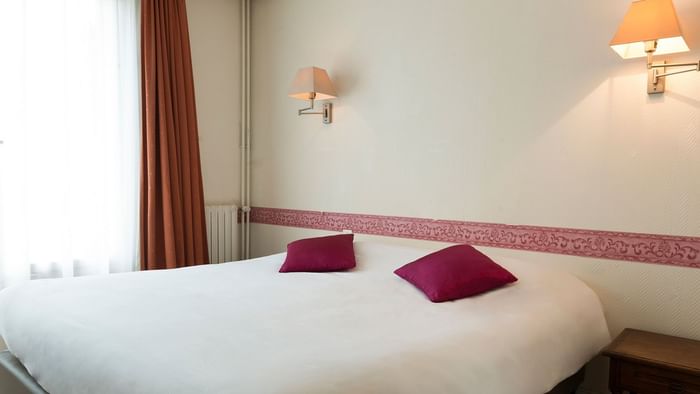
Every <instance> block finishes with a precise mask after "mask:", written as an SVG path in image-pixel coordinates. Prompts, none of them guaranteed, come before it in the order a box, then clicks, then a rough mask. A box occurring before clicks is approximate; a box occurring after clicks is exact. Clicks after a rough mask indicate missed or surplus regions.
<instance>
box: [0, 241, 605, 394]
mask: <svg viewBox="0 0 700 394" xmlns="http://www.w3.org/2000/svg"><path fill="white" fill-rule="evenodd" d="M355 251H356V254H357V260H358V267H357V268H356V269H355V270H354V271H352V272H345V273H328V274H310V273H286V274H280V273H277V270H278V268H279V266H280V264H281V263H282V260H283V258H284V255H283V254H279V255H273V256H268V257H264V258H259V259H253V260H248V261H244V262H234V263H227V264H219V265H210V266H202V267H194V268H185V269H178V270H167V271H155V272H137V273H128V274H116V275H110V276H102V277H83V278H74V279H58V280H38V281H32V282H29V283H26V284H24V285H20V286H18V287H13V288H8V289H5V290H3V291H2V292H0V334H1V335H2V336H3V337H4V338H5V341H6V342H7V345H8V347H9V349H10V350H11V351H12V353H14V354H15V355H16V356H17V357H18V358H19V359H20V360H21V361H22V363H23V364H24V365H25V366H26V367H27V369H28V370H29V372H30V373H31V374H32V375H33V376H34V377H35V378H36V379H37V381H38V382H39V383H40V384H41V385H42V386H43V387H44V388H45V389H46V390H47V391H49V392H50V393H54V394H60V393H104V394H108V393H421V394H423V393H478V394H483V393H509V394H512V393H520V394H527V393H533V394H535V393H538V394H539V393H544V392H546V391H548V390H550V389H551V388H552V387H553V386H554V385H556V384H557V383H558V382H559V381H561V380H562V379H564V378H566V377H567V376H569V375H571V374H573V373H574V372H576V371H577V370H578V369H579V368H580V367H581V366H582V365H583V364H584V363H586V362H587V361H588V360H589V359H590V358H591V357H593V356H594V355H595V354H596V353H597V352H598V351H599V350H600V349H601V348H602V347H603V346H604V345H606V344H607V343H608V341H609V334H608V330H607V326H606V323H605V319H604V317H603V312H602V309H601V305H600V302H599V300H598V298H597V296H596V295H595V294H594V292H593V291H592V290H591V289H590V288H588V287H587V286H586V285H584V284H583V283H582V282H581V281H579V280H578V279H576V278H574V277H573V276H571V275H569V274H566V273H561V272H553V271H547V270H543V269H541V268H538V266H537V264H536V262H532V263H526V262H521V261H515V260H510V259H500V258H498V259H496V260H497V261H498V262H499V263H501V264H502V265H503V266H504V267H506V268H507V269H509V270H510V271H511V272H513V273H514V274H515V275H516V276H518V277H519V278H520V281H519V282H517V283H516V284H514V285H511V286H509V287H507V288H503V289H501V290H498V291H494V292H491V293H487V294H485V295H481V296H478V297H474V298H470V299H464V300H460V301H457V302H447V303H442V304H434V303H431V302H430V301H428V300H427V299H426V298H425V296H424V295H423V294H422V293H420V292H419V291H418V290H416V289H415V288H414V287H413V286H411V285H410V284H409V283H407V282H405V281H403V280H402V279H401V278H399V277H397V276H396V275H394V274H393V273H392V271H393V270H394V269H395V268H397V267H399V266H401V265H403V264H405V263H407V262H409V261H412V260H413V259H415V258H418V257H420V256H422V255H424V254H425V253H427V251H426V250H423V249H413V248H406V247H399V246H389V245H384V244H377V243H361V242H360V243H356V244H355Z"/></svg>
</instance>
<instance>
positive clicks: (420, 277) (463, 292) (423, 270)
mask: <svg viewBox="0 0 700 394" xmlns="http://www.w3.org/2000/svg"><path fill="white" fill-rule="evenodd" d="M394 273H395V274H396V275H398V276H400V277H402V278H403V279H405V280H407V281H408V282H410V283H411V284H413V285H414V286H416V287H417V288H419V289H420V290H422V291H423V293H425V295H426V296H428V298H429V299H430V301H432V302H443V301H452V300H457V299H460V298H465V297H470V296H473V295H477V294H481V293H484V292H487V291H489V290H493V289H496V288H499V287H501V286H505V285H506V284H508V283H512V282H515V281H517V280H518V278H516V277H515V276H513V274H511V273H510V272H508V271H506V270H505V269H504V268H503V267H501V266H500V265H498V264H496V263H494V262H493V260H491V259H490V258H488V257H487V256H485V255H484V254H482V253H481V252H479V251H478V250H476V249H474V248H473V247H472V246H470V245H455V246H450V247H448V248H445V249H442V250H439V251H437V252H435V253H431V254H429V255H427V256H423V257H421V258H419V259H418V260H416V261H413V262H411V263H408V264H406V265H404V266H403V267H401V268H399V269H397V270H396V271H394Z"/></svg>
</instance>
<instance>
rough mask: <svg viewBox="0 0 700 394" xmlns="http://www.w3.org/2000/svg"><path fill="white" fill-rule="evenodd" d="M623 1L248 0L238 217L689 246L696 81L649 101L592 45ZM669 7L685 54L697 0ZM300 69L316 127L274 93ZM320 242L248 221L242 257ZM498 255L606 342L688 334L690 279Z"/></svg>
mask: <svg viewBox="0 0 700 394" xmlns="http://www.w3.org/2000/svg"><path fill="white" fill-rule="evenodd" d="M628 4H629V1H622V0H615V1H610V0H589V1H576V2H574V1H560V0H532V1H520V0H503V1H466V0H441V1H422V0H382V1H376V0H353V1H343V0H255V1H254V2H253V48H252V51H253V59H252V61H253V83H252V86H253V119H252V121H253V122H252V123H253V205H256V206H266V207H279V208H293V209H310V210H327V211H336V212H357V213H374V214H384V215H401V216H415V217H427V218H443V219H456V220H473V221H484V222H496V223H509V224H529V225H545V226H555V227H576V228H588V229H600V230H619V231H633V232H648V233H661V234H673V235H691V236H698V235H700V176H699V175H700V74H699V73H692V74H684V75H680V76H676V77H673V78H671V79H669V81H668V84H667V92H666V93H665V94H664V95H661V96H653V97H652V96H648V95H647V94H646V71H645V64H644V60H638V61H637V60H632V61H623V60H622V59H620V58H619V57H618V56H617V55H616V54H615V53H614V52H613V51H612V50H611V49H610V48H609V47H608V45H607V44H608V42H609V40H610V38H611V37H612V36H613V34H614V32H615V30H616V28H617V25H618V23H619V22H620V21H621V19H622V16H623V15H624V12H625V10H626V8H627V5H628ZM675 4H676V6H677V9H678V13H679V16H680V19H681V24H682V25H683V27H684V30H685V33H686V36H687V39H688V44H689V45H690V47H691V48H700V22H698V21H700V2H698V1H696V0H675ZM698 57H700V52H699V51H697V50H696V51H694V52H692V53H690V54H685V55H681V56H675V57H672V58H671V59H672V60H694V61H696V60H697V59H698ZM309 65H315V66H319V67H323V68H326V69H328V71H329V74H330V75H331V78H332V79H333V80H334V82H335V83H336V87H337V90H338V95H339V97H338V99H337V100H335V101H334V103H335V109H336V112H335V122H334V123H333V124H332V125H323V124H322V123H321V120H320V119H319V118H317V117H301V118H300V117H297V115H296V110H297V109H298V108H301V107H302V106H304V104H305V103H303V102H301V101H297V100H293V99H290V98H288V97H287V96H286V89H287V87H288V85H289V83H290V82H291V79H292V77H293V76H294V73H295V71H296V69H297V68H299V67H303V66H309ZM318 233H319V232H315V231H309V230H300V229H290V228H282V227H275V226H267V225H255V226H254V227H253V249H254V253H255V254H256V255H261V254H267V253H272V252H277V251H280V250H283V249H284V245H285V244H286V242H288V241H290V240H293V239H296V238H299V237H302V236H306V235H312V234H318ZM498 253H506V254H512V255H517V256H520V257H521V258H525V259H529V260H533V261H537V262H539V263H542V264H546V265H551V266H553V267H560V268H563V269H567V270H569V271H571V272H573V273H575V274H576V275H577V276H579V277H581V278H582V279H584V280H585V281H586V282H587V283H589V284H590V286H591V287H593V288H594V289H595V290H596V291H597V292H598V294H599V295H600V297H601V299H602V300H603V303H604V306H605V308H606V313H607V317H608V320H609V323H610V327H611V330H612V333H613V334H617V333H618V332H619V331H620V330H621V329H622V328H623V327H627V326H629V327H637V328H642V329H649V330H654V331H661V332H666V333H671V334H677V335H684V336H689V337H694V338H698V339H700V308H698V302H697V300H698V299H700V297H699V296H700V293H698V286H697V283H700V270H697V269H684V268H674V267H666V266H655V265H649V264H641V263H631V262H617V261H605V260H598V259H586V258H579V257H570V256H560V255H548V254H538V253H528V252H518V251H503V250H500V251H498ZM598 383H599V384H600V381H599V382H598Z"/></svg>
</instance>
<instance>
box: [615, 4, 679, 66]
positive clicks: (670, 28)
mask: <svg viewBox="0 0 700 394" xmlns="http://www.w3.org/2000/svg"><path fill="white" fill-rule="evenodd" d="M647 41H656V42H657V46H656V51H654V54H657V55H663V54H668V53H676V52H686V51H688V50H689V49H688V45H687V44H686V43H685V40H684V39H683V33H681V27H680V24H679V23H678V17H677V16H676V10H675V8H674V7H673V2H672V0H636V1H633V2H632V4H631V5H630V8H629V9H628V10H627V14H625V18H624V19H623V20H622V23H621V24H620V27H619V29H618V30H617V34H615V37H613V39H612V41H610V47H611V48H612V49H613V50H614V51H615V52H617V54H618V55H620V56H621V57H622V58H623V59H631V58H636V57H644V56H646V55H647V53H646V48H645V42H647Z"/></svg>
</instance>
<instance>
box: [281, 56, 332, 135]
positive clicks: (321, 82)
mask: <svg viewBox="0 0 700 394" xmlns="http://www.w3.org/2000/svg"><path fill="white" fill-rule="evenodd" d="M289 97H292V98H295V99H299V100H309V101H311V106H310V107H308V108H303V109H300V110H299V115H300V116H301V115H321V116H322V117H323V123H326V124H328V123H331V122H332V121H333V103H324V104H323V109H322V110H321V112H311V111H313V109H314V101H315V100H327V99H332V98H335V97H336V93H335V88H334V87H333V83H331V80H330V78H328V73H327V72H326V70H324V69H322V68H318V67H306V68H302V69H299V71H297V75H296V76H295V77H294V81H293V82H292V86H291V87H290V89H289Z"/></svg>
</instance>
